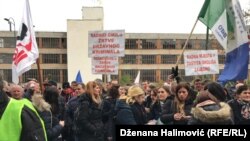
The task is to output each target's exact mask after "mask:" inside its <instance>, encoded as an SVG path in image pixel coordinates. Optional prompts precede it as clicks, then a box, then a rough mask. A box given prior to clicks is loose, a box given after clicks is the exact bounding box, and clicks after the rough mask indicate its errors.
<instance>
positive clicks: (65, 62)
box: [62, 54, 68, 64]
mask: <svg viewBox="0 0 250 141" xmlns="http://www.w3.org/2000/svg"><path fill="white" fill-rule="evenodd" d="M67 62H68V61H67V54H62V64H67Z"/></svg>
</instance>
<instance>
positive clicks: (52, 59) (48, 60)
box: [42, 54, 60, 64]
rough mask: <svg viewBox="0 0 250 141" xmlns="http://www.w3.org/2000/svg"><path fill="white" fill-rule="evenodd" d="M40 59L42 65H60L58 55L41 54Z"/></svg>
mask: <svg viewBox="0 0 250 141" xmlns="http://www.w3.org/2000/svg"><path fill="white" fill-rule="evenodd" d="M42 59H43V60H42V62H43V63H44V64H60V55H59V54H42Z"/></svg>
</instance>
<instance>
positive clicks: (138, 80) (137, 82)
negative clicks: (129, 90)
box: [134, 71, 141, 85]
mask: <svg viewBox="0 0 250 141" xmlns="http://www.w3.org/2000/svg"><path fill="white" fill-rule="evenodd" d="M140 75H141V72H140V71H138V74H137V76H136V78H135V81H134V84H135V85H139V83H140Z"/></svg>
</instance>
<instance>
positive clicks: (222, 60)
mask: <svg viewBox="0 0 250 141" xmlns="http://www.w3.org/2000/svg"><path fill="white" fill-rule="evenodd" d="M218 59H219V64H224V63H225V59H226V56H225V55H218Z"/></svg>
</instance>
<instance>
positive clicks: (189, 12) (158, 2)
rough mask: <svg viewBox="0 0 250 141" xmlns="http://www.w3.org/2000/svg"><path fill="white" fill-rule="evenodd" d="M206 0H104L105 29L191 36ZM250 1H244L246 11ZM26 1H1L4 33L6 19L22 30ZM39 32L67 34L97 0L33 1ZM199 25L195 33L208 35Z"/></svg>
mask: <svg viewBox="0 0 250 141" xmlns="http://www.w3.org/2000/svg"><path fill="white" fill-rule="evenodd" d="M204 1H205V0H102V3H101V4H102V6H103V9H104V30H116V29H124V30H125V32H127V33H190V31H191V29H192V27H193V25H194V23H195V20H196V18H197V16H198V14H199V11H200V9H201V7H202V5H203V3H204ZM249 1H250V0H240V2H241V6H242V8H247V7H249V9H250V5H249V3H250V2H249ZM24 2H25V0H0V31H8V30H9V25H8V23H7V22H6V21H5V20H4V18H9V17H12V18H13V19H14V20H15V25H16V30H18V29H19V25H20V21H21V18H22V12H23V7H24ZM29 2H30V8H31V14H32V18H33V24H34V25H35V31H66V30H67V19H81V18H82V12H81V9H82V6H84V5H85V6H86V5H87V6H89V5H93V4H94V5H97V4H98V3H97V2H96V0H29ZM205 31H206V28H205V26H204V25H203V24H202V23H200V22H198V24H197V26H196V27H195V30H194V33H205Z"/></svg>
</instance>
